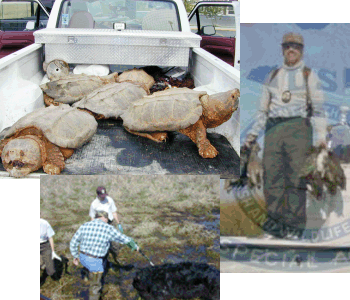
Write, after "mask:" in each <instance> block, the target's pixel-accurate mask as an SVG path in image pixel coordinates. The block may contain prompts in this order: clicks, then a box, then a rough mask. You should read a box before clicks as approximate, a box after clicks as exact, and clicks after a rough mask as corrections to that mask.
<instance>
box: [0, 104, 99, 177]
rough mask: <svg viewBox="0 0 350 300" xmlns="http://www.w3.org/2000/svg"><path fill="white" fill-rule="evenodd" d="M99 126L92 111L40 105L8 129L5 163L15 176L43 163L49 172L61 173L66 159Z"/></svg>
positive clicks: (0, 145) (2, 151)
mask: <svg viewBox="0 0 350 300" xmlns="http://www.w3.org/2000/svg"><path fill="white" fill-rule="evenodd" d="M96 130H97V122H96V120H95V119H94V118H93V117H92V116H91V115H90V114H89V113H87V112H84V111H80V110H78V109H76V108H72V107H70V106H69V105H66V104H62V105H60V106H53V105H51V106H49V107H46V108H40V109H37V110H35V111H33V112H31V113H29V114H27V115H26V116H24V117H23V118H21V119H19V120H18V121H17V122H16V123H15V124H14V125H13V126H12V127H11V128H9V129H8V130H6V131H5V132H4V139H3V140H1V141H0V156H1V159H2V163H3V165H4V167H5V169H6V170H7V171H8V172H9V173H10V176H13V177H24V176H26V175H27V174H29V173H31V172H33V171H36V170H38V169H40V168H41V167H43V169H44V171H45V172H46V173H48V174H51V175H57V174H60V172H61V171H62V170H63V168H64V166H65V163H64V160H65V159H67V158H68V157H70V156H71V155H72V154H73V152H74V149H75V148H78V147H80V146H82V145H83V144H84V143H85V142H87V141H88V140H90V139H91V138H92V136H93V135H94V134H95V132H96Z"/></svg>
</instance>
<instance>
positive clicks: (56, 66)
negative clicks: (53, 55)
mask: <svg viewBox="0 0 350 300" xmlns="http://www.w3.org/2000/svg"><path fill="white" fill-rule="evenodd" d="M43 67H44V71H46V74H47V77H48V78H49V79H50V80H51V81H54V80H58V79H61V78H64V77H66V76H68V75H69V65H68V64H67V63H66V62H65V61H63V60H60V59H55V60H53V61H51V62H49V63H48V64H45V63H44V65H43Z"/></svg>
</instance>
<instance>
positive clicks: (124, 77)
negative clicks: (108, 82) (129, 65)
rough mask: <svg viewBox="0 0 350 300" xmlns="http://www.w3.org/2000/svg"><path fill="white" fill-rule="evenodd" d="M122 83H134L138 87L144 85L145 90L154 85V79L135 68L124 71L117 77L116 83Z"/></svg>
mask: <svg viewBox="0 0 350 300" xmlns="http://www.w3.org/2000/svg"><path fill="white" fill-rule="evenodd" d="M124 81H131V82H136V83H138V84H140V85H144V86H145V87H146V88H147V89H150V88H151V87H152V86H153V85H154V83H155V81H154V78H153V77H152V76H151V75H148V74H147V73H146V72H145V71H144V70H142V69H136V68H134V69H132V70H127V71H124V72H123V73H121V74H120V75H119V76H118V82H124Z"/></svg>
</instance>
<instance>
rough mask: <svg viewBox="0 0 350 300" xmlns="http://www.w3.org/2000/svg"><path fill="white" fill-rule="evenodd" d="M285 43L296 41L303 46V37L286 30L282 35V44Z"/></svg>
mask: <svg viewBox="0 0 350 300" xmlns="http://www.w3.org/2000/svg"><path fill="white" fill-rule="evenodd" d="M286 43H297V44H300V45H303V46H304V38H303V36H302V35H301V34H299V33H295V32H288V33H286V34H285V35H284V36H283V39H282V45H283V44H286Z"/></svg>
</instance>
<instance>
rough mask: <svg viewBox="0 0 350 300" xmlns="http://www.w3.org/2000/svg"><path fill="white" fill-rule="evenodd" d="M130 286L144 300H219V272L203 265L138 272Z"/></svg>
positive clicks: (145, 269)
mask: <svg viewBox="0 0 350 300" xmlns="http://www.w3.org/2000/svg"><path fill="white" fill-rule="evenodd" d="M133 286H134V288H135V289H136V290H137V291H138V293H139V295H140V297H141V298H142V299H145V300H168V299H173V298H179V299H194V298H200V299H203V300H219V299H220V271H219V270H217V269H216V268H214V267H211V266H209V265H207V264H203V263H193V262H182V263H176V264H164V265H161V266H155V267H148V268H144V269H141V270H139V271H138V272H137V273H136V276H135V278H134V281H133Z"/></svg>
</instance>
